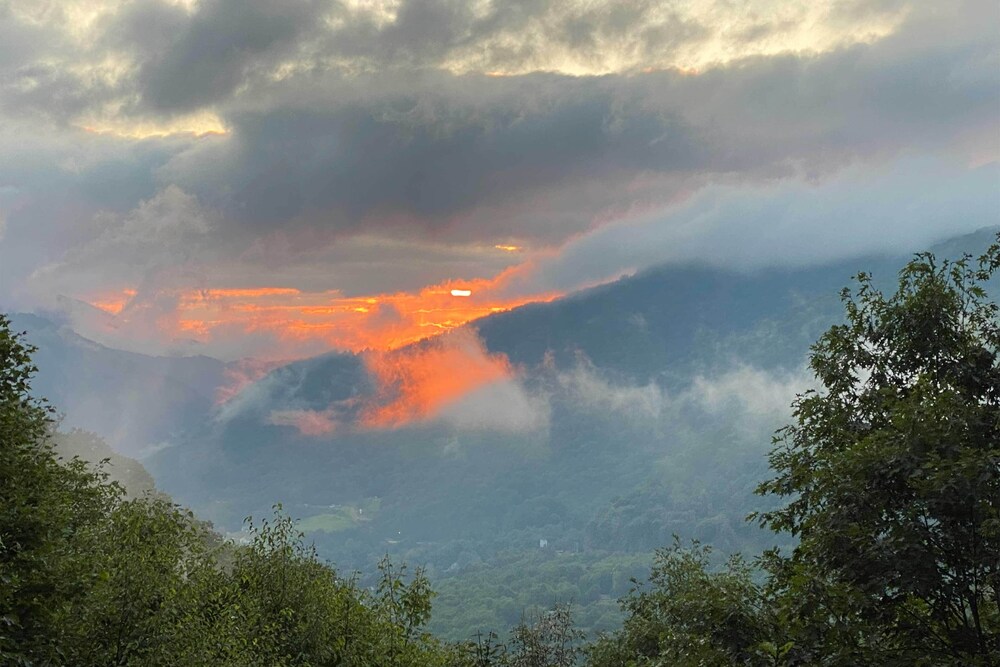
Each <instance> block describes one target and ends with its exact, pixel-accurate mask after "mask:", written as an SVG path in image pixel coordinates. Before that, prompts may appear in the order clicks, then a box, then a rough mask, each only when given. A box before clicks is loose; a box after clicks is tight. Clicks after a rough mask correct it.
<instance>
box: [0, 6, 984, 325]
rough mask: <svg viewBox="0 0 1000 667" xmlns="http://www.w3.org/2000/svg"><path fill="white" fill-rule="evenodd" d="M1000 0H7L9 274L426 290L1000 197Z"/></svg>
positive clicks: (656, 257)
mask: <svg viewBox="0 0 1000 667" xmlns="http://www.w3.org/2000/svg"><path fill="white" fill-rule="evenodd" d="M997 19H1000V10H998V9H997V7H996V6H995V4H994V3H989V2H980V1H979V0H966V1H962V2H955V3H920V2H905V1H903V0H885V1H875V0H871V1H867V2H866V1H862V0H856V1H855V0H852V1H850V2H816V3H782V2H772V1H771V0H759V2H756V3H751V4H750V5H749V6H747V7H746V8H744V9H743V10H740V11H736V10H735V9H733V6H732V5H731V3H728V2H723V1H722V0H719V1H716V0H704V1H703V2H695V3H690V2H688V3H680V2H678V3H671V2H666V3H665V2H639V3H611V2H609V3H592V2H575V1H571V0H566V1H563V2H543V1H541V0H524V1H518V2H486V1H484V2H478V3H469V2H454V1H450V0H398V1H397V0H379V1H377V2H353V1H352V2H349V1H347V0H343V1H334V0H289V1H288V2H281V3H275V2H264V1H263V0H253V1H252V2H245V1H243V0H239V1H237V0H202V1H201V2H196V3H195V2H191V3H189V2H181V1H180V0H177V1H173V2H171V1H168V0H133V1H122V2H119V1H117V0H106V1H101V0H91V1H87V2H85V1H83V0H63V1H61V2H50V3H46V2H37V0H6V1H3V2H0V119H2V120H3V121H4V122H3V126H2V127H0V221H3V222H2V223H0V285H2V289H0V305H2V306H7V307H10V306H14V307H19V308H30V307H35V306H38V305H44V304H51V303H52V302H53V300H54V298H55V296H56V295H57V294H67V295H69V296H73V297H81V298H86V297H89V296H92V295H94V294H96V293H99V292H104V291H108V290H112V289H114V288H116V287H117V288H118V289H121V288H125V287H129V288H132V289H137V288H138V289H141V290H144V291H148V292H149V293H150V294H151V295H155V293H156V291H157V289H160V288H164V289H165V288H168V287H169V288H179V287H197V288H202V287H208V286H227V287H234V286H255V285H260V284H265V283H266V284H270V285H283V286H291V287H298V288H300V289H304V290H331V289H336V290H341V291H342V293H344V294H368V293H372V292H380V291H393V290H417V289H419V288H420V287H422V286H424V285H427V284H431V283H434V282H440V281H442V280H445V279H447V278H455V277H458V278H465V279H471V278H476V277H490V276H493V275H496V274H497V273H498V272H499V271H501V270H502V269H504V268H505V267H508V266H511V265H512V264H515V263H517V262H521V261H525V262H526V263H525V265H524V266H523V267H522V268H521V269H519V270H517V271H515V277H516V279H515V280H512V281H511V282H510V283H509V285H508V289H509V290H511V291H513V292H518V291H520V292H523V293H525V294H530V293H532V291H533V290H546V289H559V290H567V289H572V288H574V287H577V286H580V285H584V284H588V283H591V282H594V281H597V280H602V279H606V278H608V277H613V276H614V275H616V274H617V273H620V272H622V271H629V270H633V269H636V268H641V267H643V266H647V265H650V264H655V263H658V262H662V261H670V260H674V259H685V260H690V259H699V258H700V259H704V260H707V261H715V262H725V263H733V262H735V263H739V264H743V265H746V266H751V265H759V264H766V263H773V262H804V261H817V260H822V259H826V258H831V257H834V256H843V255H844V254H849V253H856V252H864V251H868V250H873V249H883V248H885V247H886V246H887V245H888V244H895V245H900V244H905V243H906V242H907V241H909V242H911V243H919V242H923V240H931V239H933V238H935V237H937V236H940V235H942V234H945V233H950V232H955V231H964V230H966V229H970V228H975V227H977V226H981V225H982V224H995V223H996V222H997V192H998V188H1000V186H998V184H997V178H998V177H997V172H996V168H995V167H990V166H985V167H984V166H983V165H989V164H990V163H992V162H995V161H996V160H997V158H998V155H1000V36H998V34H997V32H996V30H995V26H996V25H997ZM498 74H499V75H502V76H498ZM575 74H585V76H575ZM85 127H90V128H97V129H100V130H102V131H103V132H101V133H95V132H87V131H85V130H84V129H83V128H85ZM185 128H187V129H191V130H198V131H204V130H213V129H214V130H224V133H220V134H216V135H211V136H202V137H198V136H195V135H194V134H190V133H187V134H185V133H183V132H180V133H179V132H176V131H175V130H178V129H185ZM913 202H919V205H914V204H913ZM836 220H851V221H857V222H856V223H850V222H845V223H841V224H837V223H835V222H833V221H836ZM881 228H884V229H885V230H887V231H886V232H885V233H878V234H876V233H871V232H872V230H873V229H881ZM495 244H501V245H503V244H513V245H521V246H525V247H527V248H528V250H529V251H528V252H527V253H525V254H518V255H513V254H507V253H503V252H500V251H494V250H493V249H492V246H493V245H495ZM532 251H534V252H532ZM151 298H152V296H151ZM167 307H169V304H168V306H167Z"/></svg>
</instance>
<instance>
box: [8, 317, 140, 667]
mask: <svg viewBox="0 0 1000 667" xmlns="http://www.w3.org/2000/svg"><path fill="white" fill-rule="evenodd" d="M33 351H34V348H32V347H31V346H29V345H27V344H26V343H25V342H24V340H23V335H21V334H18V333H15V332H12V331H11V330H10V321H9V320H8V319H7V318H6V317H5V316H3V315H0V663H3V664H34V663H39V664H46V663H57V664H58V663H62V662H64V661H65V656H64V655H63V643H62V641H61V639H60V637H61V634H62V632H61V628H60V627H59V625H58V624H59V621H60V618H61V613H62V611H63V610H64V609H65V608H66V606H67V605H71V604H73V603H74V602H75V601H77V600H79V599H81V598H82V597H83V596H85V595H86V592H87V591H88V590H89V587H90V584H91V582H92V581H94V579H95V577H96V575H97V569H96V566H95V561H94V558H93V553H94V546H95V544H96V541H97V539H98V538H97V531H96V530H95V526H96V525H97V523H98V522H99V520H100V518H101V517H103V516H104V515H105V514H106V513H107V512H108V511H109V508H110V507H111V505H112V504H113V503H114V502H115V499H116V497H117V496H118V495H119V493H120V488H118V487H115V486H112V485H107V484H103V483H102V482H103V478H102V477H101V475H100V474H99V473H97V472H94V471H93V470H91V469H90V468H88V467H87V466H86V464H84V463H83V462H82V461H79V460H73V461H69V462H66V464H65V465H60V462H59V461H58V460H57V458H56V456H55V454H54V453H53V451H52V447H51V445H50V444H49V441H48V435H49V432H50V429H51V423H52V422H51V419H50V415H51V413H52V410H51V409H50V408H49V407H48V405H47V404H46V403H44V402H43V401H40V400H36V399H35V398H33V397H32V395H31V378H32V375H33V374H34V372H35V370H36V369H35V366H34V365H33V364H32V363H31V353H32V352H33Z"/></svg>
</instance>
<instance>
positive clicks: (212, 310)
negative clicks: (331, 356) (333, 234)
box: [88, 274, 561, 359]
mask: <svg viewBox="0 0 1000 667" xmlns="http://www.w3.org/2000/svg"><path fill="white" fill-rule="evenodd" d="M505 279H506V274H501V276H499V277H498V278H496V279H493V280H486V279H480V280H474V281H466V284H467V285H469V287H475V289H469V288H452V287H451V286H450V285H448V284H443V285H434V286H429V287H425V288H423V289H422V290H420V291H419V292H398V293H392V294H377V295H372V296H356V297H345V296H342V295H341V294H340V293H339V292H303V291H300V290H297V289H293V288H287V287H258V288H241V289H232V288H228V289H221V288H220V289H203V290H188V291H182V292H178V293H176V294H173V295H172V296H171V297H170V298H171V299H172V300H173V301H174V302H175V303H176V315H175V316H173V317H171V318H160V319H159V320H157V321H158V326H159V327H161V328H162V329H163V332H162V333H164V334H166V335H175V336H178V337H182V338H189V339H191V338H193V339H194V340H198V341H201V342H204V343H210V342H212V341H214V340H215V339H216V338H218V337H222V338H223V339H226V338H227V337H232V336H234V335H246V336H252V335H260V334H264V335H268V336H271V337H272V338H273V339H274V341H275V344H274V346H273V350H272V352H271V355H270V356H269V357H268V359H289V358H296V357H300V356H302V354H301V353H300V352H298V351H299V350H301V349H303V346H304V345H308V344H312V345H319V346H321V349H323V348H325V349H336V350H344V351H351V352H362V351H365V350H374V351H386V350H395V349H398V348H400V347H403V346H405V345H408V344H410V343H414V342H416V341H418V340H421V339H424V338H429V337H432V336H436V335H438V334H441V333H443V332H447V331H450V330H452V329H455V328H457V327H461V326H462V325H464V324H466V323H468V322H471V321H473V320H476V319H478V318H481V317H485V316H487V315H491V314H494V313H498V312H503V311H505V310H510V309H512V308H516V307H518V306H520V305H523V304H525V303H530V302H535V301H551V300H552V299H555V298H557V297H559V296H561V294H560V293H557V292H546V293H539V294H533V295H529V296H514V297H509V296H502V295H500V294H498V292H499V291H500V288H501V287H502V286H503V284H504V282H505ZM141 296H142V295H141V294H140V293H138V292H137V291H136V290H134V289H128V290H123V291H120V292H116V293H114V294H108V295H104V296H101V297H98V298H92V299H89V300H88V301H89V303H90V304H91V305H93V306H95V307H97V308H100V309H101V310H102V311H104V312H105V313H107V314H109V315H112V316H114V319H113V320H112V321H111V324H110V325H109V326H112V327H114V328H116V329H118V328H122V327H124V328H127V327H128V326H129V324H130V322H131V319H132V318H139V319H141V318H142V317H144V316H146V315H147V311H148V308H149V305H148V304H147V303H145V302H144V301H142V300H141ZM455 297H459V298H455ZM171 329H173V331H171ZM309 349H312V348H309Z"/></svg>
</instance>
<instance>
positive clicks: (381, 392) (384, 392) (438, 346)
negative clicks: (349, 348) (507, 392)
mask: <svg viewBox="0 0 1000 667" xmlns="http://www.w3.org/2000/svg"><path fill="white" fill-rule="evenodd" d="M363 360H364V364H365V368H366V370H367V371H368V374H369V375H370V377H371V378H372V380H373V384H374V387H375V391H374V393H373V394H372V395H370V396H367V397H359V398H351V399H347V400H345V401H339V402H336V403H334V404H332V405H330V406H329V407H327V408H325V409H323V410H308V409H286V410H274V411H272V412H271V413H270V416H269V417H268V423H270V424H273V425H276V426H291V427H293V428H295V429H296V430H298V431H299V433H300V434H302V435H304V436H309V437H323V436H330V435H333V434H334V433H337V432H340V431H343V430H355V431H358V430H361V431H369V430H384V429H396V428H399V427H402V426H406V425H410V424H415V423H423V422H430V421H434V420H435V419H436V418H438V417H440V416H441V414H442V411H443V410H444V409H445V408H448V407H449V406H453V405H456V404H457V403H458V401H460V400H461V399H463V398H464V397H466V396H468V395H469V394H471V393H473V392H475V391H476V390H479V389H482V388H485V387H488V386H490V385H493V384H494V383H502V382H507V381H511V380H513V379H514V372H513V369H512V368H511V365H510V362H509V361H508V360H507V357H506V356H505V355H503V354H490V353H489V352H488V351H487V350H486V348H485V347H484V346H483V344H482V342H481V341H480V340H479V338H478V336H477V335H476V333H475V332H473V331H470V330H461V331H456V332H452V333H449V334H447V335H444V336H440V337H438V338H436V339H434V340H431V341H426V342H425V343H423V344H420V345H416V346H411V347H406V348H403V349H399V350H391V351H385V350H372V351H368V352H365V353H364V355H363ZM355 408H357V409H355Z"/></svg>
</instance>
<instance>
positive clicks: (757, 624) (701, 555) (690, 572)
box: [587, 538, 778, 667]
mask: <svg viewBox="0 0 1000 667" xmlns="http://www.w3.org/2000/svg"><path fill="white" fill-rule="evenodd" d="M711 554H712V550H711V548H710V547H707V546H703V545H701V544H699V543H697V542H694V543H693V544H692V545H691V548H683V547H682V546H681V544H680V541H679V540H678V539H676V538H675V541H674V544H673V546H672V547H670V548H664V549H660V550H658V551H657V552H656V557H655V560H654V563H653V569H652V572H651V574H650V577H649V582H648V586H644V585H642V584H639V583H636V585H635V587H634V588H633V590H632V591H631V592H630V593H629V595H628V596H626V597H625V598H623V599H622V611H624V612H625V623H624V627H623V628H622V630H621V631H620V632H618V633H615V634H614V635H612V636H609V637H602V638H601V639H600V640H598V641H597V642H595V643H594V644H593V645H592V646H590V647H589V649H588V651H587V653H588V656H589V664H590V665H592V667H622V666H624V665H650V666H653V665H663V666H666V665H671V666H672V665H677V666H678V667H684V666H691V667H697V666H700V665H743V664H768V662H769V661H768V660H767V659H766V658H767V657H768V656H769V655H774V654H776V653H777V652H778V649H777V648H775V647H774V646H771V645H769V644H768V640H769V639H770V638H771V637H772V635H773V619H772V618H771V616H770V610H769V608H768V606H767V600H766V599H765V595H764V592H763V590H762V589H761V587H760V586H759V585H758V584H757V583H755V582H754V580H753V577H752V574H753V571H752V567H751V566H750V564H748V563H747V562H746V561H745V560H744V559H743V558H742V557H740V556H733V557H731V558H729V560H728V562H727V563H726V566H725V567H724V568H723V569H722V570H720V571H714V572H713V571H711V568H710V560H711Z"/></svg>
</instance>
